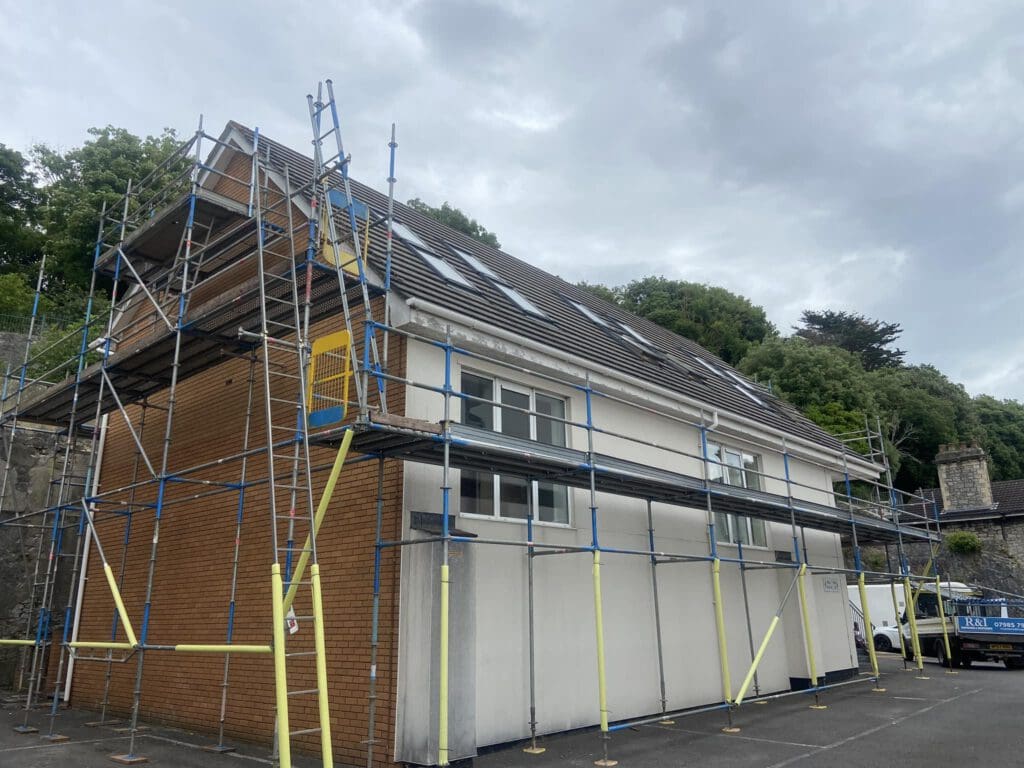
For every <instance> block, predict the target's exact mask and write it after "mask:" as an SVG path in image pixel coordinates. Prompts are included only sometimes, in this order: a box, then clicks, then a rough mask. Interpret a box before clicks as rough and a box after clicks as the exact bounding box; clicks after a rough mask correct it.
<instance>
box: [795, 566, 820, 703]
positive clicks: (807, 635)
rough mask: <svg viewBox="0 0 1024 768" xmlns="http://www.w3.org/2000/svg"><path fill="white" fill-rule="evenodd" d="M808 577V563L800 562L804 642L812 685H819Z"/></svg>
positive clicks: (798, 577)
mask: <svg viewBox="0 0 1024 768" xmlns="http://www.w3.org/2000/svg"><path fill="white" fill-rule="evenodd" d="M806 577H807V563H801V564H800V572H799V573H798V574H797V582H796V588H797V592H798V593H799V596H800V616H801V618H802V620H803V624H804V644H805V645H806V646H807V673H808V674H809V675H810V676H811V686H813V687H815V688H816V687H817V686H818V670H817V669H816V668H815V664H814V638H813V636H812V635H811V616H810V613H809V612H808V610H807V588H806V587H805V586H804V579H805V578H806Z"/></svg>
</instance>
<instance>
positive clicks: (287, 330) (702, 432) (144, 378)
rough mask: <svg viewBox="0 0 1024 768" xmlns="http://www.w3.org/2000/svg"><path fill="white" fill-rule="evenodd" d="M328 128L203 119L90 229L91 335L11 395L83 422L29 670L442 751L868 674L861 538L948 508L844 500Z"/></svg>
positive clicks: (835, 447) (777, 446)
mask: <svg viewBox="0 0 1024 768" xmlns="http://www.w3.org/2000/svg"><path fill="white" fill-rule="evenodd" d="M330 107H333V97H331V98H330V99H329V101H328V102H326V103H322V102H314V103H312V104H311V114H313V115H314V125H316V126H319V125H320V122H319V121H320V118H321V116H323V120H324V127H323V128H322V129H320V128H318V134H317V135H318V137H319V138H320V140H321V141H322V143H327V142H330V143H333V142H334V140H335V139H336V138H340V133H338V132H337V126H336V124H335V130H334V133H333V138H331V137H332V132H331V130H330V124H329V123H328V117H327V116H329V114H330V111H331V110H330ZM211 142H212V147H213V149H212V152H211V153H210V155H209V157H208V158H206V159H205V160H204V159H203V158H204V157H205V154H204V153H203V148H204V146H205V147H207V148H209V146H210V144H211ZM392 143H393V142H392ZM337 149H338V151H337V153H336V154H333V149H332V150H330V151H327V150H324V151H323V152H322V153H318V156H317V157H316V158H315V159H314V160H313V161H311V160H310V159H308V158H305V157H303V156H302V155H301V154H298V153H296V152H294V151H292V150H289V149H288V148H286V147H284V146H282V145H280V144H277V143H274V142H272V141H269V140H268V139H266V138H265V137H263V136H258V135H257V134H256V133H255V132H254V131H252V130H250V129H248V128H246V127H244V126H242V125H239V124H237V123H230V124H229V125H228V126H227V127H226V128H225V130H224V131H223V133H222V134H220V135H219V136H217V137H208V136H206V135H205V134H203V133H202V132H201V131H200V132H199V133H197V135H196V137H195V138H194V139H193V140H192V141H191V142H189V144H187V145H186V146H185V147H183V149H182V151H181V152H180V153H179V155H177V156H175V158H172V160H171V161H169V164H168V166H167V168H166V169H165V171H166V173H167V175H172V176H173V175H174V174H175V173H177V174H179V175H178V178H179V179H181V180H182V186H179V187H177V188H173V191H172V192H168V191H167V188H166V187H164V188H161V189H160V190H159V191H158V192H155V193H153V195H152V196H150V197H147V196H145V194H144V193H142V194H140V193H139V192H138V191H136V192H134V193H133V195H134V196H130V197H129V198H127V200H126V202H125V204H124V206H123V209H124V211H127V214H121V213H120V212H118V215H117V216H113V217H111V218H109V220H107V221H106V223H105V224H104V225H103V226H102V227H101V232H102V234H101V237H100V243H99V245H98V246H97V252H96V265H97V270H98V271H99V272H100V273H102V274H106V275H109V276H111V277H113V278H114V279H115V282H116V284H117V286H118V295H117V297H116V298H117V301H116V302H115V304H114V308H113V309H112V310H111V313H110V316H109V318H103V321H104V323H107V324H108V331H107V332H106V333H105V334H104V335H103V337H102V339H101V341H99V342H98V343H97V344H96V345H94V347H95V349H96V350H97V352H98V354H100V355H101V359H100V360H98V361H96V362H92V363H91V364H90V365H88V366H87V367H85V368H84V369H83V370H82V371H80V372H79V373H78V374H76V375H75V376H73V377H71V378H69V379H68V380H66V381H65V382H63V383H61V384H58V385H55V386H53V387H51V388H49V389H47V390H46V391H45V392H43V393H42V394H33V395H32V396H30V397H27V398H26V400H25V402H24V403H21V405H20V409H19V417H20V418H21V419H23V420H27V421H33V422H37V423H42V424H53V425H63V426H64V427H69V425H70V429H69V431H74V428H76V427H77V426H78V425H80V424H94V425H96V426H97V427H98V428H97V429H96V430H94V434H95V448H96V450H95V452H94V455H95V457H96V458H95V460H94V462H93V467H92V472H91V473H90V475H89V483H90V484H91V487H90V489H89V491H88V492H87V493H86V494H85V495H84V496H83V495H77V496H76V494H75V493H74V492H73V491H71V490H67V491H64V492H62V493H61V495H60V498H59V500H58V503H57V504H55V505H52V506H51V507H49V508H48V509H47V510H41V511H40V514H43V515H49V517H44V520H46V519H52V520H55V521H56V522H55V524H54V525H55V529H58V528H59V529H61V530H64V529H69V530H70V529H77V531H78V532H79V534H80V536H79V540H80V541H84V542H85V544H84V545H83V546H79V547H77V548H75V550H74V552H75V555H74V557H73V558H71V560H72V565H70V566H69V567H71V568H73V572H74V573H75V574H76V575H77V576H78V578H77V579H75V580H73V583H74V584H76V585H77V589H73V590H71V591H69V593H68V595H67V598H66V608H65V611H66V615H67V616H68V617H69V620H68V621H67V622H66V625H65V626H66V627H67V629H66V634H65V635H64V637H63V638H61V639H62V640H63V642H54V643H53V644H52V645H50V646H46V645H44V644H40V643H39V642H38V641H31V642H30V641H29V640H26V641H24V645H26V647H31V648H32V649H33V656H34V661H33V670H34V676H35V679H36V680H38V681H39V682H38V683H37V689H36V690H37V694H38V687H39V686H44V685H53V686H55V688H54V690H56V691H63V695H64V696H66V697H68V698H69V699H70V701H71V702H72V704H74V705H76V706H82V707H90V708H92V707H95V708H98V709H102V710H103V711H104V713H107V712H110V713H114V714H117V715H129V714H133V713H134V715H135V716H137V715H139V714H141V716H142V717H144V718H150V719H157V720H162V721H167V722H172V723H176V724H183V725H186V726H188V727H191V728H197V729H206V730H211V731H212V730H216V729H215V727H213V724H215V723H218V722H219V723H220V724H221V734H220V739H219V741H221V742H222V741H223V739H224V736H225V734H226V735H227V736H236V737H242V738H246V739H252V740H257V741H264V742H267V741H269V740H270V738H271V736H272V734H273V732H274V728H275V713H276V714H277V715H278V717H277V722H278V728H279V729H280V730H279V732H278V742H279V745H280V747H281V749H282V753H281V763H282V764H285V763H286V761H287V756H286V754H285V750H287V749H288V748H289V747H290V746H291V745H294V746H295V747H296V748H300V749H308V750H313V751H315V750H317V749H324V750H325V751H327V752H331V753H332V754H334V755H335V756H336V757H337V759H338V760H339V761H341V762H345V763H352V764H355V763H365V762H367V748H368V747H367V739H368V737H369V740H370V745H369V748H370V749H371V750H372V755H371V756H370V762H379V763H382V764H383V763H389V762H393V761H394V762H409V763H416V764H438V763H440V764H445V763H447V762H448V760H455V759H460V758H467V757H472V756H473V755H474V754H475V753H476V750H477V749H478V748H480V747H483V746H487V745H493V744H500V743H504V742H509V741H514V740H519V739H525V738H530V737H531V736H536V735H538V734H539V735H543V734H547V733H554V732H560V731H565V730H569V729H574V728H580V727H585V726H592V725H595V724H600V725H601V727H602V733H603V734H604V735H605V736H608V735H609V734H611V733H612V732H614V730H615V728H616V727H617V726H616V724H619V725H624V724H628V723H629V722H633V721H636V720H639V719H644V718H650V717H661V716H663V713H667V712H675V711H681V710H686V709H689V708H694V707H699V706H704V705H713V706H719V707H721V708H722V709H723V711H724V712H731V711H732V708H733V705H734V704H735V703H736V702H737V700H740V699H743V698H744V696H747V697H755V696H757V695H766V694H772V693H778V692H785V691H790V690H800V689H808V688H811V689H815V690H824V689H825V687H827V686H828V685H830V684H832V683H836V682H840V681H844V680H848V679H849V678H851V677H853V676H855V675H856V672H857V656H856V650H855V648H854V645H853V632H852V622H851V620H850V614H849V606H848V601H847V597H846V590H845V589H844V588H843V587H844V584H845V580H846V577H847V575H848V574H851V573H854V575H855V571H856V567H854V568H851V567H850V566H848V564H846V563H844V559H843V549H842V544H843V537H844V536H849V535H850V534H851V533H853V532H855V533H853V535H854V536H856V537H857V538H856V542H859V543H870V542H883V543H886V542H888V543H899V542H900V541H901V537H902V540H924V541H928V540H930V539H931V535H930V533H929V532H927V531H922V530H920V529H917V528H914V527H901V526H900V523H899V521H898V519H896V518H894V517H893V516H892V515H891V514H889V511H888V510H887V508H886V507H884V506H882V505H879V504H870V503H854V499H852V497H845V496H843V495H842V493H840V495H839V496H838V497H837V494H836V492H835V487H836V483H839V484H840V487H842V484H843V483H844V481H848V480H861V481H862V482H865V483H867V482H872V481H874V480H876V479H877V477H878V475H879V473H880V471H881V467H880V466H879V465H877V464H875V463H873V462H871V461H869V460H867V459H865V458H863V457H861V456H858V455H856V454H853V453H851V452H849V451H847V450H846V449H845V447H844V445H843V444H842V443H841V442H839V441H837V440H836V439H835V438H833V437H832V436H830V435H828V434H826V433H825V432H823V431H822V430H820V429H819V428H817V427H816V426H815V425H813V424H812V423H811V422H809V421H808V420H806V419H804V418H803V417H801V416H800V415H799V414H798V413H797V412H796V411H795V410H794V409H792V408H790V407H788V406H786V405H785V404H783V403H781V402H780V401H779V400H778V399H776V398H775V397H773V396H772V395H771V394H769V393H768V392H766V391H765V390H764V389H763V388H761V387H759V386H758V385H756V384H755V383H753V382H751V381H749V380H747V379H745V378H744V377H743V376H742V375H740V374H739V373H738V372H737V371H735V370H733V369H732V368H730V367H729V366H727V365H725V364H724V363H723V362H722V361H720V360H718V359H716V358H715V357H713V356H712V355H710V354H709V353H708V352H706V351H705V350H703V349H701V348H700V347H698V346H697V345H695V344H693V343H692V342H690V341H688V340H686V339H683V338H680V337H678V336H675V335H673V334H671V333H669V332H667V331H665V330H664V329H661V328H660V327H657V326H655V325H653V324H651V323H649V322H646V321H644V320H642V319H640V318H637V317H633V316H631V315H629V314H627V313H625V312H623V311H622V310H620V309H618V308H616V307H614V306H610V305H608V304H606V303H604V302H602V301H600V300H599V299H597V298H595V297H593V296H591V295H590V294H589V293H586V292H584V291H581V290H580V289H577V288H576V287H574V286H572V285H570V284H568V283H565V282H564V281H562V280H560V279H558V278H556V277H554V276H552V275H549V274H546V273H544V272H542V271H540V270H538V269H535V268H533V267H531V266H530V265H528V264H527V263H525V262H522V261H519V260H517V259H514V258H512V257H511V256H509V255H507V254H504V253H502V252H500V251H497V250H494V249H491V248H489V247H487V246H484V245H482V244H480V243H478V242H476V241H474V240H472V239H470V238H467V237H465V236H463V235H461V234H459V233H457V232H454V231H452V230H449V229H447V228H445V227H443V226H441V225H439V224H437V223H436V222H434V221H432V220H430V219H428V218H425V217H423V216H421V215H419V214H417V213H416V212H415V211H413V210H410V209H408V208H406V207H405V206H402V205H399V204H397V203H393V202H392V201H391V200H390V199H389V197H388V196H385V195H382V194H380V193H379V192H377V191H375V190H373V189H372V188H370V187H367V186H364V185H361V184H358V183H356V182H355V181H352V180H351V179H349V178H348V177H347V165H346V163H345V162H344V160H343V159H344V158H345V154H344V151H343V150H342V148H341V146H340V142H339V143H338V147H337ZM190 153H193V154H194V157H195V162H194V163H189V162H187V160H188V158H189V157H191V156H192V155H191V154H190ZM324 155H332V156H331V157H327V158H326V159H325V157H324ZM339 158H341V159H339ZM179 166H180V167H179ZM185 182H187V183H185ZM324 182H326V183H324ZM392 211H393V214H392ZM389 222H391V230H390V232H389V230H388V224H389ZM392 235H393V236H392ZM364 248H365V250H364ZM340 283H343V290H341V289H340V288H339V286H340ZM296 334H298V336H299V337H300V338H301V339H302V340H303V341H304V342H306V341H308V342H309V343H310V346H311V348H310V350H308V351H307V350H306V349H305V345H304V344H303V343H299V344H297V343H296V342H295V338H296ZM307 356H308V358H307ZM306 359H309V360H310V366H309V369H308V372H307V371H306V370H305V369H304V368H303V367H302V366H301V364H300V361H302V360H306ZM307 374H308V375H307ZM307 422H308V428H307ZM346 452H347V453H346ZM346 457H347V463H346V464H344V466H343V467H342V465H341V463H340V459H345V458H346ZM338 467H342V469H341V472H340V475H338V480H337V485H334V482H333V481H332V479H331V477H332V475H331V472H332V468H333V469H337V468H338ZM62 488H63V486H62ZM884 497H885V498H888V493H886V494H885V495H884ZM321 499H323V501H322V503H318V502H319V500H321ZM318 506H319V507H321V508H322V509H323V511H324V512H325V517H324V518H323V523H322V526H321V527H319V529H317V527H316V523H315V522H314V510H315V509H316V508H317V507H318ZM303 542H305V543H303ZM97 545H99V546H97ZM314 549H315V553H314ZM307 558H308V559H310V560H314V559H315V562H316V566H315V567H314V566H312V565H310V566H309V567H308V568H307V567H304V564H303V563H302V562H301V561H302V560H304V559H307ZM289 583H290V584H291V586H292V587H294V591H295V595H296V596H295V599H294V602H291V599H290V598H291V592H289V598H288V599H287V600H284V601H282V600H280V599H278V598H277V595H279V594H281V589H282V586H285V585H289ZM791 596H793V597H792V599H790V597H791ZM50 599H51V600H53V598H52V596H51V598H50ZM321 599H322V603H323V605H322V608H321V607H320V606H319V604H318V602H319V601H320V600H321ZM289 606H291V607H293V608H294V614H290V613H289V611H288V608H289ZM777 617H780V618H781V621H776V620H775V619H776V618H777ZM40 622H42V619H40ZM293 629H294V630H295V632H294V634H292V633H291V631H292V630H293ZM42 634H43V635H44V636H45V634H46V633H45V632H43V633H42ZM763 638H764V642H765V648H766V650H765V652H764V655H763V660H762V661H761V663H760V665H759V666H756V667H752V664H751V663H752V660H753V658H754V657H755V652H756V650H757V649H758V648H759V647H760V646H761V643H762V639H763ZM321 639H322V644H321ZM55 640H56V638H55ZM769 640H770V641H769ZM321 661H322V662H323V664H322V667H321V666H320V664H319V662H321ZM44 670H45V673H44ZM748 670H749V672H748ZM47 680H49V681H50V682H46V681H47ZM139 682H141V684H139ZM325 683H326V685H325ZM31 698H32V693H31V691H30V692H29V705H30V704H31ZM283 712H287V716H286V717H281V714H282V713H283ZM282 720H283V724H282ZM327 727H329V729H330V738H331V743H330V744H327V745H325V742H326V738H325V736H326V733H327V730H326V728H327ZM289 734H290V735H289ZM604 743H605V748H606V749H607V745H608V742H607V740H606V741H605V742H604ZM131 753H132V748H131V747H130V748H129V754H131Z"/></svg>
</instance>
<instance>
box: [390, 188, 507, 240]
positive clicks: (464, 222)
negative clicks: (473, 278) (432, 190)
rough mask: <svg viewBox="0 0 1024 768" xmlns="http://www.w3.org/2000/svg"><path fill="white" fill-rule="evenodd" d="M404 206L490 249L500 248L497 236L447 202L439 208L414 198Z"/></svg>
mask: <svg viewBox="0 0 1024 768" xmlns="http://www.w3.org/2000/svg"><path fill="white" fill-rule="evenodd" d="M406 205H408V206H409V207H410V208H412V209H413V210H414V211H418V212H419V213H422V214H423V215H424V216H429V217H430V218H432V219H434V220H435V221H439V222H441V223H442V224H444V225H445V226H447V227H451V228H452V229H454V230H457V231H459V232H462V233H463V234H466V235H469V236H470V237H472V238H475V239H476V240H479V241H480V242H481V243H484V244H486V245H489V246H491V248H501V243H499V242H498V237H497V235H495V234H494V233H493V232H488V231H487V230H486V229H484V228H483V227H482V226H481V225H480V224H479V223H478V222H477V220H476V219H471V218H470V217H469V216H467V215H466V214H464V213H463V212H462V211H460V210H459V209H458V208H455V207H453V206H451V205H449V204H448V201H447V200H446V201H445V202H444V203H442V204H441V207H440V208H435V207H434V206H432V205H427V204H426V203H425V202H423V201H422V200H420V199H419V198H418V197H414V198H413V199H412V200H409V201H408V202H407V203H406Z"/></svg>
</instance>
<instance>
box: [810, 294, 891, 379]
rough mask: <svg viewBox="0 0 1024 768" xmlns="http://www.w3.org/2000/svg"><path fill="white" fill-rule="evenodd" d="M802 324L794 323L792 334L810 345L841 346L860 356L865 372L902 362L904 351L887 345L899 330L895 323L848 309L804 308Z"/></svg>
mask: <svg viewBox="0 0 1024 768" xmlns="http://www.w3.org/2000/svg"><path fill="white" fill-rule="evenodd" d="M800 322H801V323H802V324H803V327H802V328H801V327H796V326H794V330H795V331H796V335H797V336H800V337H801V338H804V339H807V341H809V342H811V343H812V344H819V345H829V346H833V347H839V348H840V349H845V350H846V351H847V352H852V353H853V354H855V355H857V356H858V357H859V358H860V361H861V364H862V365H863V366H864V370H866V371H874V370H877V369H879V368H887V367H895V366H899V365H901V364H902V363H903V357H904V355H906V352H905V351H904V350H902V349H892V348H890V347H891V345H892V344H894V343H895V342H896V339H898V338H899V337H900V334H902V333H903V329H902V328H901V327H900V325H899V323H886V322H883V321H881V320H871V319H869V318H867V317H865V316H864V315H856V314H853V313H852V312H834V311H832V310H830V309H826V310H822V311H814V310H810V309H806V310H804V312H803V315H802V316H801V320H800Z"/></svg>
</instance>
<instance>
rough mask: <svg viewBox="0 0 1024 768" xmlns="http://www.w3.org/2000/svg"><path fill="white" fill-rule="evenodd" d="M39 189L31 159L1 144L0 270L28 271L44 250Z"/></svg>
mask: <svg viewBox="0 0 1024 768" xmlns="http://www.w3.org/2000/svg"><path fill="white" fill-rule="evenodd" d="M39 198H40V195H39V190H38V189H37V188H36V185H35V175H34V174H33V173H32V171H31V169H30V168H29V165H28V160H26V158H25V157H24V156H23V155H22V154H21V153H20V152H17V151H16V150H13V149H10V148H8V147H7V146H5V145H4V144H0V270H2V271H4V272H11V271H19V272H24V273H26V274H27V273H29V272H31V271H32V265H34V264H36V263H38V261H39V255H40V253H41V252H42V234H41V233H40V231H39V229H38V228H37V224H38V216H39V202H40V200H39Z"/></svg>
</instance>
